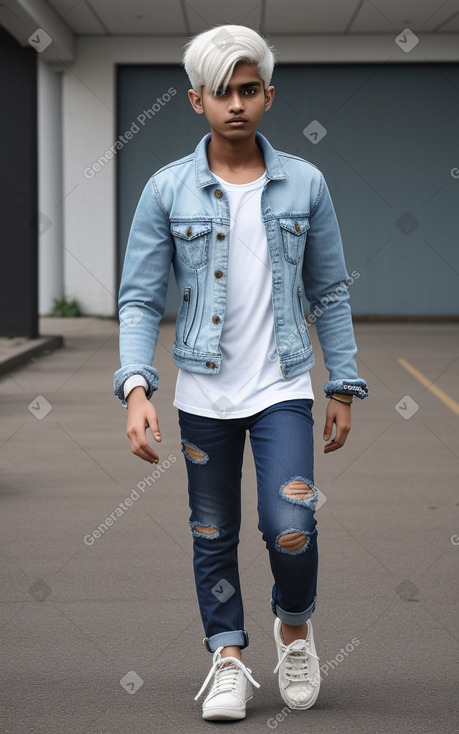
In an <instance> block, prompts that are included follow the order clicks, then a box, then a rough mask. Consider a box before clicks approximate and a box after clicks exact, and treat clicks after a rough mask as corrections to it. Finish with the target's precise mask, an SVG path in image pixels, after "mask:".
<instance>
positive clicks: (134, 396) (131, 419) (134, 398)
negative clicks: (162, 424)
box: [126, 385, 162, 464]
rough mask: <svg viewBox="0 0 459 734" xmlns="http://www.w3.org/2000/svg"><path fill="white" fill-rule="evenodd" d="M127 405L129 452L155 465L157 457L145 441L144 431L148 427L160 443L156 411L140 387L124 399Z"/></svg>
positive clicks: (157, 460) (145, 433) (145, 434)
mask: <svg viewBox="0 0 459 734" xmlns="http://www.w3.org/2000/svg"><path fill="white" fill-rule="evenodd" d="M126 402H127V405H128V418H127V430H126V433H127V436H128V438H129V443H130V444H131V451H132V453H133V454H135V455H136V456H138V457H139V458H140V459H143V460H144V461H148V462H149V463H150V464H157V463H158V462H159V456H158V454H157V453H156V451H155V450H154V449H153V448H152V447H151V446H150V444H149V443H148V441H147V432H146V429H147V428H148V427H150V431H151V433H152V436H153V438H154V439H155V441H157V442H158V443H160V442H161V440H162V439H161V432H160V430H159V424H158V416H157V413H156V409H155V407H154V405H153V404H152V403H150V401H149V400H148V399H147V396H146V394H145V390H144V388H143V387H142V385H138V386H137V387H135V388H134V389H133V390H131V392H130V393H129V395H128V396H127V399H126Z"/></svg>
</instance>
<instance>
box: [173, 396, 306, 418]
mask: <svg viewBox="0 0 459 734" xmlns="http://www.w3.org/2000/svg"><path fill="white" fill-rule="evenodd" d="M287 400H312V401H313V402H314V393H312V392H306V393H305V392H304V391H303V392H302V393H301V394H298V393H291V394H288V393H287V394H285V395H284V394H282V397H280V396H279V395H277V396H276V398H275V399H270V400H263V401H262V402H261V403H259V404H258V405H256V406H252V407H250V408H241V409H239V410H234V411H221V413H219V412H218V411H216V410H210V409H207V408H194V407H193V406H192V405H186V404H185V403H182V402H181V401H180V400H174V402H173V405H174V406H175V407H176V408H178V409H179V410H182V411H183V412H184V413H191V414H192V415H200V416H202V417H204V418H217V419H220V420H228V419H230V418H247V417H248V416H250V415H255V414H256V413H260V411H262V410H266V408H270V407H271V405H276V403H285V402H286V401H287Z"/></svg>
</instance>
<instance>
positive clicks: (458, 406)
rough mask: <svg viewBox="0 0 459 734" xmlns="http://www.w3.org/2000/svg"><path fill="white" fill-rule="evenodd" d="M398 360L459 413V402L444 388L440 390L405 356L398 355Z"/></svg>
mask: <svg viewBox="0 0 459 734" xmlns="http://www.w3.org/2000/svg"><path fill="white" fill-rule="evenodd" d="M398 361H399V362H400V364H401V365H402V367H404V368H405V369H406V370H408V372H410V373H411V374H412V375H413V377H415V378H416V379H417V380H419V382H420V383H421V384H422V385H424V387H426V388H427V389H428V390H430V392H431V393H433V394H434V395H435V396H436V397H437V398H438V399H439V400H441V401H442V403H444V404H445V405H447V406H448V408H450V409H451V410H452V411H453V413H456V415H459V403H456V401H455V400H453V398H450V396H449V395H447V394H446V393H445V392H443V390H440V388H439V387H437V386H436V385H434V384H433V383H432V380H429V379H428V378H427V377H426V376H425V375H423V374H422V372H419V370H417V369H416V367H413V365H412V364H410V363H409V362H407V361H406V359H403V357H398Z"/></svg>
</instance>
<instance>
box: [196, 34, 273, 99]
mask: <svg viewBox="0 0 459 734" xmlns="http://www.w3.org/2000/svg"><path fill="white" fill-rule="evenodd" d="M238 62H243V63H246V64H256V66H257V69H258V73H259V75H260V77H261V78H262V80H263V84H264V86H265V88H266V87H267V86H268V85H269V82H270V81H271V76H272V73H273V67H274V54H273V50H272V46H271V45H270V44H268V43H267V41H265V40H264V38H262V37H261V36H260V35H259V34H258V33H257V32H256V31H254V30H252V29H251V28H247V26H244V25H221V26H217V27H216V28H212V29H211V30H210V31H204V32H203V33H199V34H198V35H197V36H195V37H194V38H193V39H192V40H191V41H190V42H189V43H188V44H187V45H186V50H185V55H184V57H183V65H184V67H185V71H186V73H187V74H188V77H189V80H190V82H191V86H192V87H193V89H195V90H196V91H197V92H200V91H201V88H202V87H204V86H205V87H206V89H207V91H208V92H210V93H211V94H216V92H217V90H218V89H220V88H223V89H225V88H226V87H227V85H228V83H229V80H230V79H231V76H232V74H233V71H234V67H235V66H236V64H237V63H238Z"/></svg>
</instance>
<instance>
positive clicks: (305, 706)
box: [279, 685, 319, 711]
mask: <svg viewBox="0 0 459 734" xmlns="http://www.w3.org/2000/svg"><path fill="white" fill-rule="evenodd" d="M279 692H280V694H281V696H282V700H283V701H284V702H285V703H286V704H287V706H288V707H289V708H291V709H292V710H293V711H306V709H310V708H312V707H313V706H314V704H315V702H316V701H317V699H318V697H319V688H317V689H316V691H315V693H314V695H313V697H312V699H311V700H310V701H309V702H308V703H306V704H298V702H297V701H295V700H290V699H288V698H287V696H286V695H284V693H283V692H282V691H281V690H280V685H279Z"/></svg>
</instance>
